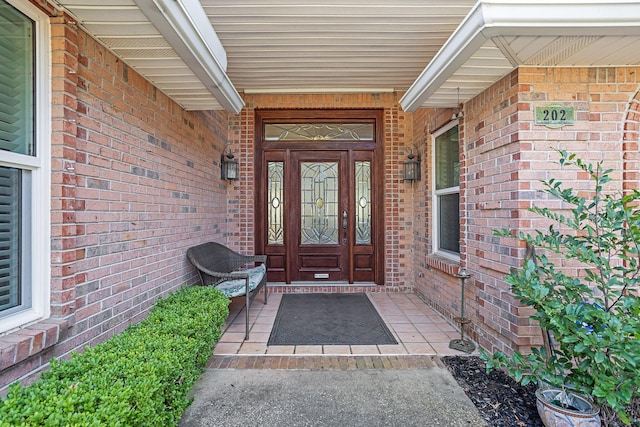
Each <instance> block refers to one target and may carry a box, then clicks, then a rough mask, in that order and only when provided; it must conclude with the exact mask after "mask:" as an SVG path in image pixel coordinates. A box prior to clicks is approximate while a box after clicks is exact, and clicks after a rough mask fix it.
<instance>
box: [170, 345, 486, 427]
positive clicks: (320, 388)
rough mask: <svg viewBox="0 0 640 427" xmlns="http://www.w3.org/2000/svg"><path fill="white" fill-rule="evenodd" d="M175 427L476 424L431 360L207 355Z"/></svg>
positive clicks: (476, 418)
mask: <svg viewBox="0 0 640 427" xmlns="http://www.w3.org/2000/svg"><path fill="white" fill-rule="evenodd" d="M192 394H193V397H194V398H195V401H194V402H193V404H192V405H191V406H190V407H189V408H188V409H187V411H186V412H185V414H184V416H183V417H182V421H181V422H180V426H181V427H196V426H224V427H231V426H243V427H246V426H366V427H373V426H403V427H405V426H443V427H444V426H446V427H458V426H474V427H475V426H484V425H486V424H485V422H484V421H483V419H482V418H481V417H480V415H479V413H478V411H477V409H476V407H475V406H474V405H473V403H472V402H471V401H470V400H469V399H468V398H467V397H466V395H465V394H464V391H463V390H462V389H461V388H460V387H459V386H458V384H457V383H456V381H455V379H454V378H453V377H452V376H451V374H450V373H449V371H448V370H447V369H446V368H445V367H444V365H442V362H440V360H439V359H438V358H437V357H435V356H433V357H432V356H409V355H406V356H364V357H358V356H334V357H326V356H325V357H304V356H282V357H281V356H271V357H270V356H253V357H246V356H244V357H242V356H235V357H227V358H225V357H217V358H216V357H213V358H212V360H210V362H209V368H208V369H207V371H206V372H205V373H204V375H203V376H202V377H201V378H200V380H199V381H198V382H197V384H196V386H195V387H194V389H193V392H192Z"/></svg>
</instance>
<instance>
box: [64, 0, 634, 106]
mask: <svg viewBox="0 0 640 427" xmlns="http://www.w3.org/2000/svg"><path fill="white" fill-rule="evenodd" d="M55 2H56V3H57V4H58V5H59V6H60V7H61V8H65V9H66V10H67V11H68V12H69V13H71V14H72V15H73V16H74V17H75V18H76V19H77V20H78V23H79V25H81V26H82V27H83V28H84V29H85V30H86V31H87V32H89V33H90V34H91V35H93V36H94V37H96V38H97V39H98V40H100V41H101V42H102V43H103V44H104V45H105V46H107V47H109V48H110V49H111V50H113V51H114V52H115V53H116V54H117V55H118V56H119V57H120V58H121V59H122V60H123V61H124V62H125V63H127V64H128V65H129V66H131V67H132V68H135V69H136V70H137V71H138V72H140V73H141V74H142V75H143V76H145V77H146V78H147V79H149V80H150V81H151V82H152V83H153V84H154V85H156V86H157V87H158V88H159V89H161V90H162V91H164V92H165V93H166V94H167V95H168V96H169V97H171V98H172V99H174V100H175V101H176V102H177V103H178V104H180V105H181V106H183V107H184V108H186V109H196V110H198V109H200V110H207V109H221V108H225V109H227V110H229V111H232V112H237V111H239V109H240V108H242V100H241V98H240V97H239V95H238V92H240V93H242V92H246V93H260V92H262V93H314V92H315V93H318V92H320V93H323V92H324V93H329V92H373V93H375V92H389V91H399V92H405V91H406V92H407V93H406V94H405V97H404V98H403V100H402V102H401V103H402V105H403V108H405V110H407V111H412V110H414V109H416V108H419V107H421V106H440V107H452V106H455V105H457V103H458V99H459V101H460V102H464V101H466V100H468V99H470V98H471V97H473V96H475V95H477V94H478V93H480V92H481V91H482V90H484V89H485V88H487V87H488V86H490V85H491V84H492V83H494V82H495V81H497V80H498V79H499V78H501V77H502V76H504V75H505V74H507V73H508V72H510V71H511V70H513V69H514V68H515V67H517V66H519V65H533V66H615V65H639V64H640V0H616V1H614V0H597V1H596V0H591V1H589V0H586V1H583V2H579V3H576V2H573V1H565V2H559V1H557V0H537V1H530V0H481V1H479V2H478V3H477V4H475V5H474V3H475V1H474V0H423V1H421V2H416V1H415V0H394V1H389V0H322V1H320V2H318V1H312V0H278V1H274V0H199V1H198V0H179V1H176V0H102V1H100V2H97V1H95V0H55ZM593 11H597V14H596V15H595V16H594V15H593V13H594V12H593ZM559 14H560V15H559ZM205 27H206V28H205ZM458 88H459V98H458ZM236 90H237V92H236Z"/></svg>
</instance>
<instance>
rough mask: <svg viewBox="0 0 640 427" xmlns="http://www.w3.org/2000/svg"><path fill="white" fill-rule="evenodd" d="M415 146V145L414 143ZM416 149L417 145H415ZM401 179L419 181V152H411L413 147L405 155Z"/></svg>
mask: <svg viewBox="0 0 640 427" xmlns="http://www.w3.org/2000/svg"><path fill="white" fill-rule="evenodd" d="M414 147H415V145H414ZM416 151H418V150H417V147H416ZM402 166H403V169H402V179H403V180H405V181H410V182H413V181H420V153H418V154H417V155H416V154H414V153H413V148H412V149H411V151H410V152H409V155H408V156H407V160H406V161H405V162H404V164H403V165H402Z"/></svg>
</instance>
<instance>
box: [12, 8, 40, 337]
mask: <svg viewBox="0 0 640 427" xmlns="http://www.w3.org/2000/svg"><path fill="white" fill-rule="evenodd" d="M24 3H25V2H17V1H14V0H11V1H7V0H0V333H1V332H5V331H7V330H10V329H13V328H16V327H19V326H21V325H24V324H25V323H28V322H32V321H34V320H38V319H41V318H44V317H46V316H48V314H49V280H50V274H51V273H50V260H49V258H50V255H49V253H50V251H49V247H50V239H49V236H50V231H49V228H50V219H49V218H50V208H49V206H50V201H49V197H50V189H49V188H50V185H51V184H50V177H49V174H50V167H49V163H50V161H51V160H50V148H49V139H50V125H49V123H50V120H51V117H50V95H49V78H50V76H49V59H48V58H49V47H48V42H49V37H48V35H49V33H48V31H49V30H48V21H47V17H46V16H44V15H43V14H42V13H41V12H40V11H39V10H37V9H36V8H35V7H34V6H31V5H30V4H24Z"/></svg>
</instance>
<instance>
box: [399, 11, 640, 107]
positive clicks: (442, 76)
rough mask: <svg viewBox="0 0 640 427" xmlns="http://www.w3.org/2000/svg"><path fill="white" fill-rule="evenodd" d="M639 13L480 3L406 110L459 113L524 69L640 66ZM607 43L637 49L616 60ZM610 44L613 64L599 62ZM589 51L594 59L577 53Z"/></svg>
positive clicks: (410, 94) (404, 102)
mask: <svg viewBox="0 0 640 427" xmlns="http://www.w3.org/2000/svg"><path fill="white" fill-rule="evenodd" d="M639 11H640V2H639V1H637V0H633V1H631V0H626V1H625V0H620V1H611V0H606V1H603V0H598V1H588V0H587V1H582V2H575V1H568V0H564V1H562V0H560V1H558V0H538V1H529V0H479V1H478V3H476V5H475V6H474V7H473V9H472V10H471V12H470V13H469V14H468V15H467V16H466V18H465V19H464V20H463V21H462V23H461V24H460V26H459V27H458V28H457V29H456V31H455V32H454V33H453V34H452V35H451V37H450V38H449V39H448V40H447V42H446V43H445V44H444V45H443V46H442V48H441V49H440V51H439V52H438V53H437V54H436V56H435V57H434V58H433V60H432V61H431V62H430V63H429V64H428V65H427V67H426V68H425V69H424V70H423V71H422V73H421V74H420V76H419V77H418V78H417V79H416V81H415V82H414V83H413V84H412V85H411V87H410V88H409V89H408V90H407V92H406V93H405V94H404V96H403V97H402V99H401V100H400V105H401V106H402V108H403V109H404V111H407V112H411V111H415V110H416V109H418V108H420V107H454V106H456V105H457V104H458V103H459V102H463V101H466V100H469V99H471V98H472V97H473V96H475V95H477V94H478V93H480V92H481V91H482V90H484V89H486V88H487V87H488V86H490V85H491V84H493V83H495V82H496V81H497V80H498V79H499V78H500V77H502V76H504V75H505V74H507V73H508V72H510V71H512V70H513V69H515V68H517V67H518V66H520V65H531V66H541V65H543V66H603V65H607V66H613V65H632V64H633V65H636V64H640V48H639V44H640V13H639ZM608 38H614V39H616V40H622V39H624V42H622V43H621V44H622V46H621V47H622V48H624V47H625V45H629V46H631V47H629V49H628V50H627V51H626V54H625V55H618V56H617V57H615V58H620V59H613V58H614V57H612V56H611V49H613V47H612V46H611V41H612V40H608ZM607 45H608V46H609V48H608V49H609V52H608V54H609V58H611V59H604V58H603V60H602V61H601V63H599V62H598V59H597V58H598V56H597V55H596V54H595V52H596V49H597V51H602V50H603V48H604V50H605V51H606V50H607V47H605V46H607ZM618 48H620V46H618ZM584 49H588V50H590V51H589V53H588V54H584V53H583V54H580V55H578V54H576V52H577V51H581V50H584ZM563 50H564V51H566V52H564V53H563ZM591 50H592V51H591ZM545 52H547V53H546V54H545ZM552 56H553V58H552ZM600 56H602V54H600ZM623 56H624V57H623ZM616 62H619V63H616ZM468 72H471V73H474V72H475V76H476V78H474V79H473V80H469V81H467V80H465V79H464V77H463V75H464V74H466V73H468Z"/></svg>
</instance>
